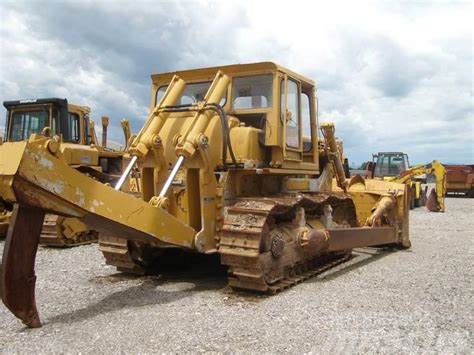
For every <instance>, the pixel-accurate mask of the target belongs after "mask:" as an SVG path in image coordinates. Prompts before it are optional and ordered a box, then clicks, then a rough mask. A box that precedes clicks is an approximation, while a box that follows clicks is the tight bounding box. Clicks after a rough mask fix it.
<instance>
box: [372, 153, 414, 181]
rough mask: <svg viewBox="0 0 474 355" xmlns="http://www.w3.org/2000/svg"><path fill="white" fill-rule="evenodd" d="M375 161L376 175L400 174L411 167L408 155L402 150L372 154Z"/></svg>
mask: <svg viewBox="0 0 474 355" xmlns="http://www.w3.org/2000/svg"><path fill="white" fill-rule="evenodd" d="M372 161H373V162H375V169H374V177H376V178H382V179H383V178H384V177H392V176H399V175H400V174H402V173H403V172H404V171H405V170H408V169H409V168H410V165H409V163H408V155H407V154H405V153H402V152H382V153H377V154H373V155H372Z"/></svg>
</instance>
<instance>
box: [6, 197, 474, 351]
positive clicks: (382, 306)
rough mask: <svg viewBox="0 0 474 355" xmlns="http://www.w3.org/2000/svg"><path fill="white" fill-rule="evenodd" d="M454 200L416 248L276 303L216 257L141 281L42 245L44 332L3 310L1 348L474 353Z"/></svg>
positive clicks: (89, 253)
mask: <svg viewBox="0 0 474 355" xmlns="http://www.w3.org/2000/svg"><path fill="white" fill-rule="evenodd" d="M446 203H447V212H446V213H444V214H443V213H430V212H427V211H426V210H424V209H417V210H415V211H412V212H411V214H410V219H411V221H410V222H411V238H412V248H411V249H410V250H407V251H398V252H390V251H378V250H376V249H370V248H367V249H363V250H358V251H357V253H356V254H357V256H356V257H355V258H353V259H352V260H351V261H350V262H348V263H346V264H344V266H343V267H339V268H337V269H333V270H332V271H331V272H328V273H325V274H323V275H321V276H319V277H317V278H313V279H311V280H309V281H307V282H306V283H303V284H300V285H298V286H296V287H294V288H292V289H290V290H287V291H285V292H283V293H280V294H278V295H276V296H272V297H267V296H258V295H252V294H246V293H239V294H236V293H233V292H231V291H230V290H228V289H227V288H226V279H225V270H223V269H222V268H220V267H219V266H218V264H216V263H215V260H209V261H208V262H206V263H204V265H203V263H202V262H201V263H199V265H195V264H193V263H192V261H188V262H187V263H186V265H184V266H180V267H178V268H176V269H174V270H172V269H171V268H169V267H168V268H165V270H164V271H163V272H161V273H159V274H157V275H156V276H147V277H141V278H140V277H129V276H125V275H122V274H120V273H117V272H116V271H115V269H114V268H112V267H110V266H106V265H105V263H104V260H103V258H102V255H101V253H100V252H99V251H98V250H97V247H96V246H95V245H91V246H83V247H77V248H73V249H67V250H58V249H50V248H40V251H39V253H38V257H37V268H36V270H37V275H38V281H37V302H38V306H39V311H40V316H41V319H42V321H43V323H44V326H43V327H42V328H40V329H26V328H25V327H23V325H22V324H21V322H20V321H19V320H18V319H16V318H15V317H13V316H12V315H11V314H10V313H9V312H8V311H7V310H6V308H5V307H4V306H3V305H1V306H0V339H1V341H0V352H2V353H12V352H43V353H44V352H107V353H110V352H119V351H120V352H133V353H137V352H157V351H160V352H161V351H167V352H204V351H215V352H226V351H227V352H233V351H245V352H282V351H289V352H292V353H297V352H298V353H299V352H316V353H328V352H331V353H333V352H367V351H369V352H375V351H377V352H390V353H394V352H397V353H398V352H404V353H408V352H427V351H429V352H431V351H439V352H443V353H445V352H450V353H473V351H474V349H473V345H472V344H473V342H472V330H473V299H472V295H473V286H472V260H473V240H472V239H473V235H474V222H473V220H474V199H463V198H448V199H447V200H446ZM0 250H1V251H3V242H0ZM216 270H217V271H216Z"/></svg>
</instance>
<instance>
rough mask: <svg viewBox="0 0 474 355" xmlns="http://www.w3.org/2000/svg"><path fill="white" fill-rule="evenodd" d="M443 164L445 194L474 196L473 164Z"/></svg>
mask: <svg viewBox="0 0 474 355" xmlns="http://www.w3.org/2000/svg"><path fill="white" fill-rule="evenodd" d="M443 166H444V168H445V169H446V194H449V195H451V194H454V195H463V196H466V197H470V198H474V165H454V164H443Z"/></svg>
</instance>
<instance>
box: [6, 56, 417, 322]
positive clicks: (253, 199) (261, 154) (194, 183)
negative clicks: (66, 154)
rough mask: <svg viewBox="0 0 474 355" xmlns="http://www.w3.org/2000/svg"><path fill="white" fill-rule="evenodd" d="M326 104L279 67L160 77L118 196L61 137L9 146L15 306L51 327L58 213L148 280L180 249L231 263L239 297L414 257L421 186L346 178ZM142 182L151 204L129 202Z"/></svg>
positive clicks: (9, 276)
mask: <svg viewBox="0 0 474 355" xmlns="http://www.w3.org/2000/svg"><path fill="white" fill-rule="evenodd" d="M315 94H316V87H315V84H314V82H313V81H311V80H309V79H307V78H305V77H304V76H302V75H299V74H296V73H295V72H293V71H291V70H288V69H286V68H284V67H281V66H279V65H276V64H274V63H271V62H263V63H252V64H240V65H229V66H221V67H212V68H202V69H194V70H183V71H177V72H172V73H163V74H157V75H153V76H152V97H151V105H150V114H149V116H148V119H147V120H146V122H145V124H144V126H143V127H142V129H141V130H140V132H139V134H138V135H137V136H136V137H134V138H133V139H132V140H131V144H130V148H129V154H130V156H131V160H130V163H129V164H128V166H127V168H126V169H125V170H124V172H123V174H122V177H121V178H120V179H119V181H118V182H117V183H116V184H115V185H114V186H113V187H112V186H107V185H104V184H102V183H100V182H98V181H96V180H94V179H91V178H90V177H88V176H86V175H85V174H81V173H80V172H78V171H77V170H76V169H74V168H72V167H71V166H70V165H68V164H67V163H66V162H65V160H64V159H63V158H62V154H63V153H62V152H61V151H60V150H59V149H58V144H57V142H56V141H55V140H54V138H51V137H44V136H39V135H33V136H31V137H30V139H29V140H28V141H21V142H7V143H4V144H3V145H2V146H0V152H1V155H0V157H1V158H0V193H1V194H2V196H4V199H5V200H6V201H8V202H9V203H11V204H13V205H14V206H15V207H14V212H13V216H12V221H11V223H12V226H11V228H10V229H9V233H8V236H7V240H6V243H5V248H4V253H3V259H2V272H1V285H2V287H1V290H2V300H3V302H4V304H5V305H6V306H7V307H8V308H9V309H10V311H11V312H12V313H13V314H14V315H15V316H17V317H18V318H20V319H21V320H22V321H23V322H24V323H25V324H26V325H27V326H29V327H39V326H41V322H40V319H39V315H38V312H37V308H36V303H35V288H34V280H35V272H34V260H35V255H36V250H37V246H38V241H39V235H40V232H41V227H42V223H43V219H44V215H45V213H55V214H58V215H62V216H65V217H74V218H77V219H79V220H80V221H82V222H83V223H85V224H87V225H88V226H89V228H91V229H94V230H98V231H99V232H101V235H102V233H103V235H104V236H106V237H104V238H103V239H101V246H100V248H101V250H102V251H103V253H104V255H105V257H106V259H107V263H109V264H111V265H115V266H117V267H118V268H119V269H121V270H124V271H129V272H133V273H135V272H138V273H142V272H145V271H146V270H147V268H148V267H149V265H150V263H152V262H153V260H154V259H155V258H158V260H159V258H160V255H161V254H162V253H165V252H166V250H168V249H170V248H171V249H181V250H185V251H188V252H194V253H203V254H218V255H219V256H220V259H221V262H222V264H223V265H225V266H227V267H228V282H229V285H230V286H231V287H232V288H234V289H244V290H251V291H258V292H265V293H270V294H273V293H276V292H279V291H282V290H284V289H286V288H288V287H290V286H292V285H296V284H297V283H299V282H301V281H304V280H305V279H307V278H309V277H311V276H314V275H315V274H318V273H320V272H322V271H324V270H326V269H327V268H329V267H331V266H334V265H337V264H340V263H342V262H344V261H346V260H348V258H350V255H351V250H352V249H353V248H357V247H364V246H395V247H400V248H408V247H410V239H409V230H408V213H409V209H408V195H407V186H406V185H405V184H399V183H394V182H386V181H379V180H365V179H363V178H361V177H360V176H356V177H353V178H352V179H350V180H349V179H346V177H345V176H344V169H343V164H342V162H341V159H340V152H339V150H338V147H337V143H336V139H335V128H334V124H332V123H322V124H319V122H318V117H317V110H316V105H315V100H316V98H315ZM319 129H321V132H322V134H323V137H324V139H323V140H320V138H319V135H318V131H319ZM303 132H309V134H310V136H307V137H306V136H304V135H303ZM6 156H8V157H9V158H8V159H5V157H6ZM132 169H138V171H139V173H140V182H141V184H140V188H141V194H140V195H141V196H140V197H135V196H132V195H130V194H127V193H124V192H123V191H121V190H122V189H123V186H124V182H125V181H126V180H127V179H128V177H129V174H130V172H131V171H132ZM26 220H28V222H29V223H24V222H25V221H26Z"/></svg>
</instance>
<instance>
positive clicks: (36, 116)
mask: <svg viewBox="0 0 474 355" xmlns="http://www.w3.org/2000/svg"><path fill="white" fill-rule="evenodd" d="M3 106H5V108H6V109H7V119H6V125H5V139H4V140H5V141H7V142H17V141H24V140H27V139H29V138H30V136H31V134H33V133H38V134H41V133H43V130H44V129H45V128H46V127H49V128H50V129H51V135H61V136H62V140H63V142H68V143H75V144H90V135H89V112H90V110H89V108H87V107H83V106H77V105H71V104H68V102H67V100H66V99H58V98H51V99H34V100H19V101H5V102H4V103H3Z"/></svg>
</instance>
